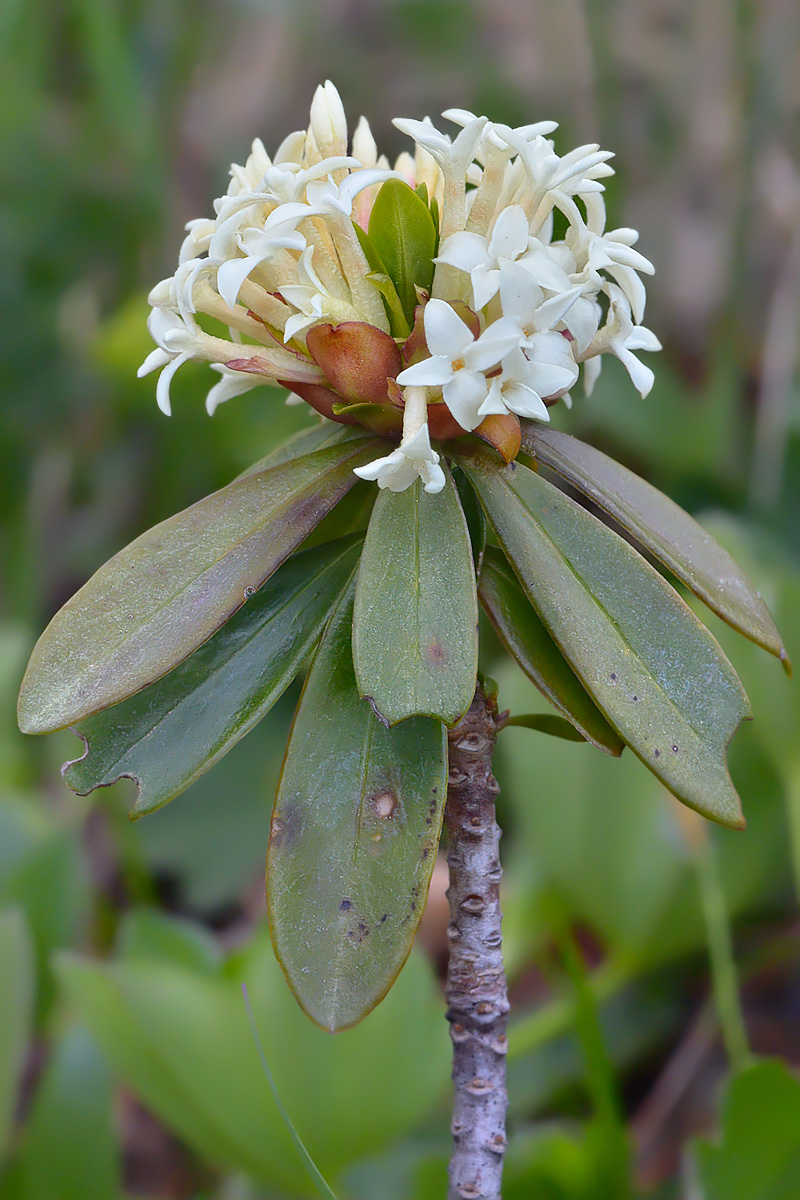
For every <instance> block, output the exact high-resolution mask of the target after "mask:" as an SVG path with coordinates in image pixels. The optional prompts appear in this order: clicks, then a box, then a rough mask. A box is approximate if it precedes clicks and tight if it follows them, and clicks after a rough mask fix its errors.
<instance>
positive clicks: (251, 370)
mask: <svg viewBox="0 0 800 1200" xmlns="http://www.w3.org/2000/svg"><path fill="white" fill-rule="evenodd" d="M225 366H226V367H228V368H230V370H231V371H243V372H244V373H245V374H246V375H264V376H266V378H267V379H274V378H275V366H274V365H273V364H272V363H268V362H266V361H265V360H264V359H263V358H259V357H258V355H254V356H253V357H252V358H231V359H229V360H228V362H226V363H225ZM280 372H281V379H279V380H278V381H277V382H278V383H279V384H280V385H281V387H287V388H289V389H290V390H291V391H294V390H295V389H296V384H298V383H310V382H312V381H313V380H314V379H317V378H318V379H319V380H320V382H321V383H323V382H324V377H323V375H322V372H321V371H320V369H319V367H318V366H316V364H315V363H312V362H309V361H308V359H307V358H303V359H300V358H298V361H297V366H296V367H292V366H284V365H281V367H280ZM284 380H286V382H285V383H284V382H283V381H284Z"/></svg>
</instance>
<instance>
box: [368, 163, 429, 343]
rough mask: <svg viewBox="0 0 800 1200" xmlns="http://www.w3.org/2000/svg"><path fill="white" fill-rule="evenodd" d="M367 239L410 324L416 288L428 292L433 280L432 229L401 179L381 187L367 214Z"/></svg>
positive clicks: (425, 212) (421, 206)
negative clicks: (370, 210) (384, 269)
mask: <svg viewBox="0 0 800 1200" xmlns="http://www.w3.org/2000/svg"><path fill="white" fill-rule="evenodd" d="M369 240H370V241H371V242H372V244H373V246H374V247H375V249H376V251H377V253H378V255H379V257H380V260H381V261H382V263H383V264H384V266H385V268H386V272H387V274H388V276H389V278H390V279H391V281H392V283H393V284H394V285H395V288H396V289H397V294H398V296H399V297H400V302H401V304H402V306H403V312H404V313H405V316H406V319H407V320H408V322H409V324H412V323H413V321H414V309H415V308H416V306H417V304H418V303H419V301H418V299H417V291H416V289H417V288H418V287H419V288H424V289H425V290H426V291H429V290H430V286H431V281H432V280H433V257H434V255H435V253H436V226H435V225H434V223H433V217H432V216H431V214H430V210H429V209H428V206H427V204H425V202H424V201H423V200H422V199H421V198H420V197H419V196H418V195H417V193H416V192H415V191H413V189H412V188H410V187H409V186H408V184H407V183H405V182H404V181H403V180H401V179H387V181H386V183H384V184H382V186H381V188H380V191H379V192H378V195H377V197H376V198H375V203H374V204H373V206H372V212H371V213H370V218H369Z"/></svg>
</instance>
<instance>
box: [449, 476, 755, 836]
mask: <svg viewBox="0 0 800 1200" xmlns="http://www.w3.org/2000/svg"><path fill="white" fill-rule="evenodd" d="M463 465H464V467H465V469H466V470H467V473H468V474H469V476H470V478H471V479H472V481H473V483H474V485H475V488H476V490H477V492H478V495H479V496H480V498H481V501H482V502H483V504H484V507H485V508H486V512H487V515H488V517H489V520H490V521H491V522H492V525H493V526H494V529H495V532H496V534H497V537H498V540H499V541H500V543H501V545H502V547H503V549H504V551H505V552H506V554H507V556H508V558H509V559H510V561H511V563H512V565H513V567H514V570H515V571H516V573H517V576H518V578H519V580H520V582H521V583H522V585H523V587H524V589H525V591H526V593H527V595H528V597H529V599H530V601H531V603H532V604H533V606H534V607H535V608H536V610H537V612H538V614H539V616H540V617H541V619H542V621H543V622H544V624H545V626H546V627H547V629H548V630H549V631H550V634H551V636H552V637H553V638H554V640H555V641H556V643H557V644H558V646H559V647H560V649H561V651H562V653H563V654H564V657H565V658H566V659H567V661H568V662H569V664H570V666H571V667H572V668H573V670H574V671H575V673H576V675H577V676H578V678H579V679H580V680H581V682H582V683H583V685H584V687H585V688H586V690H587V691H588V692H589V694H590V695H591V696H592V698H593V699H594V701H595V703H596V704H597V705H598V707H599V708H600V709H601V711H602V712H603V713H604V715H605V716H606V717H607V718H608V720H609V721H610V722H611V724H612V725H613V726H614V728H615V729H616V730H617V731H618V733H619V734H620V736H621V737H622V739H623V740H624V741H625V742H626V743H627V745H629V746H630V747H631V749H632V750H633V751H634V753H635V754H636V755H638V757H639V758H641V760H642V762H643V763H644V764H645V766H647V767H648V768H649V769H650V770H651V771H652V772H653V773H654V774H655V775H657V776H658V777H659V778H660V779H661V781H662V782H663V783H664V784H665V785H666V786H667V787H668V788H669V789H670V791H672V792H673V793H674V794H675V795H676V796H677V797H678V799H680V800H682V801H683V802H684V803H685V804H688V805H689V807H691V808H695V809H696V810H697V811H698V812H700V813H702V814H703V815H704V816H708V817H710V818H711V819H712V820H715V821H718V822H719V823H720V824H723V825H729V826H731V827H733V828H741V827H742V826H743V824H744V819H743V817H742V813H741V804H740V801H739V797H738V795H737V793H736V790H735V788H734V786H733V783H732V781H731V778H730V774H729V772H728V766H727V762H726V750H727V745H728V742H729V741H730V739H731V737H732V736H733V734H734V732H735V730H736V729H737V728H738V726H739V724H740V722H741V721H742V720H743V719H744V718H745V717H747V716H749V705H748V703H747V697H746V696H745V694H744V690H743V688H742V686H741V684H740V682H739V680H738V678H737V676H736V673H735V671H734V670H733V667H732V666H731V665H730V663H729V662H728V660H727V659H726V658H725V656H724V654H723V653H722V651H721V650H720V648H719V645H718V643H717V642H716V641H715V640H714V638H712V636H711V634H710V633H709V632H708V630H707V629H705V627H704V626H703V625H702V624H701V623H700V621H698V619H697V618H696V617H695V616H694V614H693V613H692V611H691V610H690V609H689V608H688V606H687V605H686V604H685V603H684V601H683V600H682V599H681V598H680V596H678V594H677V593H676V592H675V591H674V590H673V589H672V588H671V587H670V586H669V585H668V584H667V583H666V581H665V580H664V579H663V578H662V577H661V576H660V575H659V574H658V572H657V571H656V570H655V569H654V568H653V567H651V566H650V565H649V563H647V562H645V560H644V559H643V558H642V557H641V555H640V554H638V553H637V552H636V551H635V550H634V549H633V548H632V547H631V546H629V545H628V543H627V542H626V541H624V540H623V539H622V538H621V537H618V536H617V534H615V533H614V532H613V531H612V530H611V529H609V528H608V527H607V526H605V525H603V524H602V523H601V522H600V521H598V520H596V519H595V518H594V517H593V516H592V515H591V514H590V513H588V512H587V511H586V510H585V509H583V508H581V507H580V506H579V505H577V504H576V503H575V502H574V501H573V500H570V499H569V497H568V496H565V495H564V494H563V493H562V492H560V491H559V490H558V489H557V488H555V487H553V485H552V484H550V483H548V482H547V481H546V480H545V479H542V478H540V476H539V475H537V474H536V473H535V472H534V471H529V470H528V469H527V468H526V467H523V466H521V465H519V464H515V463H512V464H510V466H508V467H506V468H500V467H498V465H497V463H496V462H495V461H494V460H493V459H489V458H488V456H485V455H476V456H475V457H474V458H472V459H471V460H469V461H468V462H467V461H465V462H464V464H463Z"/></svg>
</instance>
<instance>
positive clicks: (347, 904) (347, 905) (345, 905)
mask: <svg viewBox="0 0 800 1200" xmlns="http://www.w3.org/2000/svg"><path fill="white" fill-rule="evenodd" d="M352 907H353V903H352V901H351V900H343V901H342V903H341V904H340V905H339V912H349V911H350V909H351V908H352Z"/></svg>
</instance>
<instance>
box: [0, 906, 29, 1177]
mask: <svg viewBox="0 0 800 1200" xmlns="http://www.w3.org/2000/svg"><path fill="white" fill-rule="evenodd" d="M0 963H2V968H1V969H0V1162H2V1159H3V1154H4V1152H5V1149H6V1146H7V1145H8V1140H9V1136H10V1134H11V1129H12V1127H13V1124H14V1114H15V1113H16V1109H17V1090H18V1088H19V1082H20V1076H21V1075H22V1069H23V1067H24V1065H25V1058H26V1055H27V1052H28V1038H29V1035H30V1031H31V1025H32V1021H33V1000H34V968H33V948H32V946H31V941H30V937H29V935H28V930H27V927H26V925H25V919H24V917H23V915H22V913H21V912H19V911H17V910H15V909H6V910H5V911H3V912H0Z"/></svg>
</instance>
